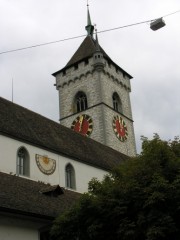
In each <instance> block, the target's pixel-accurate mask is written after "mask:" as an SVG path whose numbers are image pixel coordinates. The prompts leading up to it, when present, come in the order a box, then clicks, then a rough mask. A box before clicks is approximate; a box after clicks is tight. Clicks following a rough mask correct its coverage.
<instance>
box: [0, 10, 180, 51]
mask: <svg viewBox="0 0 180 240" xmlns="http://www.w3.org/2000/svg"><path fill="white" fill-rule="evenodd" d="M178 12H180V10H178V11H175V12H172V13H169V14H167V15H164V16H162V18H164V17H168V16H170V15H173V14H176V13H178ZM156 19H158V18H155V19H152V20H146V21H142V22H137V23H132V24H128V25H124V26H120V27H115V28H109V29H105V30H101V31H98V32H97V33H105V32H110V31H114V30H118V29H122V28H127V27H133V26H137V25H140V24H144V23H150V22H152V21H155V20H156ZM85 36H86V34H83V35H79V36H74V37H69V38H64V39H60V40H55V41H51V42H46V43H40V44H36V45H32V46H27V47H22V48H16V49H11V50H6V51H3V52H0V55H2V54H7V53H12V52H18V51H22V50H27V49H31V48H36V47H42V46H46V45H50V44H55V43H59V42H65V41H69V40H73V39H77V38H82V37H85Z"/></svg>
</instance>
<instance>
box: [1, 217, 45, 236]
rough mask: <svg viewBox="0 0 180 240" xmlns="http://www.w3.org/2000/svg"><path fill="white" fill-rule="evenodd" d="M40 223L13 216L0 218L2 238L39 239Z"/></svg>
mask: <svg viewBox="0 0 180 240" xmlns="http://www.w3.org/2000/svg"><path fill="white" fill-rule="evenodd" d="M38 226H39V223H37V222H32V221H28V220H25V219H21V218H15V217H12V216H9V217H6V216H2V215H1V218H0V240H13V239H14V240H39V239H40V238H39V230H38Z"/></svg>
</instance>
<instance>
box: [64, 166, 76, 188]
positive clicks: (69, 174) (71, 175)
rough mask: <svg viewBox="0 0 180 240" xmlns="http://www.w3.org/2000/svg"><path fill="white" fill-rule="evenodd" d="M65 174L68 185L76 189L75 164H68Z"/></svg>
mask: <svg viewBox="0 0 180 240" xmlns="http://www.w3.org/2000/svg"><path fill="white" fill-rule="evenodd" d="M65 176H66V187H67V188H71V189H75V188H76V180H75V171H74V168H73V166H72V165H71V164H70V163H69V164H68V165H67V166H66V169H65Z"/></svg>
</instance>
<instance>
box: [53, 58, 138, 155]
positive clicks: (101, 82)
mask: <svg viewBox="0 0 180 240" xmlns="http://www.w3.org/2000/svg"><path fill="white" fill-rule="evenodd" d="M56 83H57V89H58V90H59V98H60V99H59V101H60V119H61V121H60V123H61V124H62V125H64V126H66V127H69V128H70V127H71V124H72V122H73V121H74V119H75V118H76V117H77V116H78V115H79V114H82V113H78V114H76V113H75V109H74V98H75V95H76V93H77V92H78V91H83V92H84V93H85V94H86V95H87V100H88V109H87V110H86V111H83V114H88V115H90V116H91V117H92V119H93V132H92V133H91V136H90V137H91V138H92V139H94V140H96V141H99V142H101V143H102V144H105V145H108V146H110V147H112V148H114V149H116V150H118V151H120V152H122V153H124V154H127V155H129V156H134V155H135V154H136V146H135V136H134V127H133V120H132V111H131V102H130V96H129V94H130V91H131V86H130V79H129V76H128V75H127V74H125V73H123V71H121V70H120V69H117V67H115V65H112V64H110V65H109V64H108V62H107V61H106V62H105V67H104V69H103V70H102V71H96V70H94V67H93V58H91V59H89V64H88V65H86V64H85V63H84V62H81V63H80V64H79V65H78V69H76V70H75V69H74V67H71V68H69V69H68V70H67V71H66V75H63V74H62V73H60V74H58V75H57V76H56ZM114 92H117V93H118V95H119V97H120V99H121V102H122V110H123V114H119V115H120V116H122V117H123V118H124V120H125V122H126V124H127V126H128V134H129V135H128V139H127V141H126V142H125V143H122V142H120V141H119V140H118V139H117V137H116V136H115V134H114V132H113V129H112V117H113V116H114V115H115V114H116V115H117V114H118V113H117V112H116V111H114V110H113V109H111V108H113V101H112V96H113V93H114ZM100 103H104V104H106V105H107V106H109V107H107V106H104V105H98V104H100ZM91 107H92V108H91ZM66 117H67V118H66Z"/></svg>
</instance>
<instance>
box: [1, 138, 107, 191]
mask: <svg viewBox="0 0 180 240" xmlns="http://www.w3.org/2000/svg"><path fill="white" fill-rule="evenodd" d="M20 147H25V148H26V150H27V151H28V153H29V157H30V176H29V178H30V179H32V180H35V181H42V182H44V183H50V184H51V185H55V184H59V185H60V186H61V187H65V167H66V165H67V164H68V163H71V164H72V166H73V167H74V170H75V176H76V191H77V192H81V193H83V192H87V190H88V182H89V181H90V180H91V179H92V178H93V177H96V178H98V179H99V180H102V178H103V176H104V175H105V174H106V173H107V171H104V170H102V169H98V168H95V167H93V166H90V165H86V164H84V163H81V162H78V161H76V160H74V159H71V158H68V157H64V156H62V155H60V154H55V153H53V152H50V151H47V150H44V149H41V148H38V147H35V146H32V145H30V144H27V143H23V142H20V141H17V140H14V139H11V138H8V137H5V136H2V135H0V159H1V161H0V171H1V172H5V173H9V174H13V175H16V161H17V150H18V149H19V148H20ZM36 154H39V155H42V156H44V155H46V156H48V157H49V158H51V159H54V160H55V161H56V170H55V172H54V173H53V174H52V175H46V174H44V173H42V172H41V171H40V170H39V168H38V166H37V164H36V160H35V155H36ZM21 177H22V176H21Z"/></svg>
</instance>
